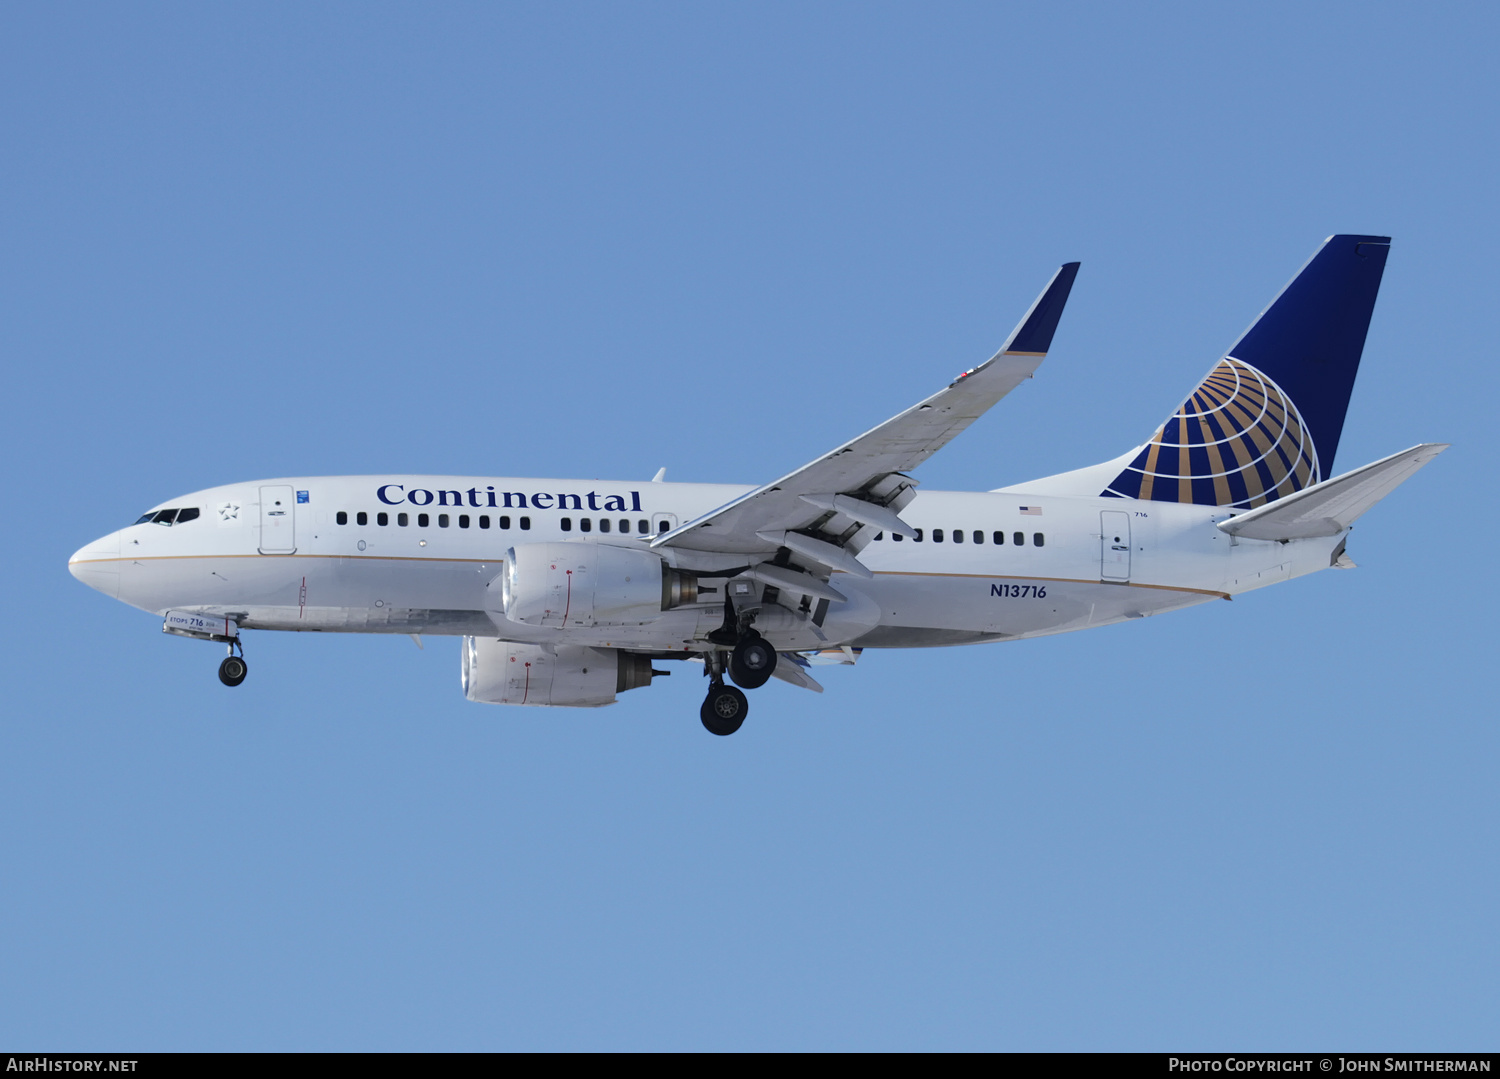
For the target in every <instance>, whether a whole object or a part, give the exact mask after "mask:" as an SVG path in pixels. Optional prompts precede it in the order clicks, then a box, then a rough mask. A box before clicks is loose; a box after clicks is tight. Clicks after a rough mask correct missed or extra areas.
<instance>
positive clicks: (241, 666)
mask: <svg viewBox="0 0 1500 1079" xmlns="http://www.w3.org/2000/svg"><path fill="white" fill-rule="evenodd" d="M237 643H238V638H236V639H235V640H233V641H230V642H229V655H228V656H226V657H225V659H224V662H223V663H220V664H219V681H220V682H223V683H224V684H225V685H226V686H237V685H239V684H240V683H241V682H243V681H244V680H245V675H247V674H249V673H250V668H249V667H247V666H246V665H245V646H244V645H240V646H239V648H240V654H239V655H235V654H234V648H235V645H236V644H237Z"/></svg>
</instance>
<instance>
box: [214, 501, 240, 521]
mask: <svg viewBox="0 0 1500 1079" xmlns="http://www.w3.org/2000/svg"><path fill="white" fill-rule="evenodd" d="M239 518H240V504H239V503H238V502H220V503H219V521H220V522H221V523H222V522H225V521H237V520H239Z"/></svg>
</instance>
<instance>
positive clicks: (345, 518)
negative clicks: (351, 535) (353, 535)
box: [333, 510, 349, 525]
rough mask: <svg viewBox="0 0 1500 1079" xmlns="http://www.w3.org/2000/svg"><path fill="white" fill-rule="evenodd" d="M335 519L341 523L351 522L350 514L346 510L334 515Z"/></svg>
mask: <svg viewBox="0 0 1500 1079" xmlns="http://www.w3.org/2000/svg"><path fill="white" fill-rule="evenodd" d="M333 519H334V520H335V521H337V522H338V523H339V524H341V525H346V524H348V523H349V514H348V513H346V512H345V511H344V510H339V511H338V512H337V513H335V514H334V515H333Z"/></svg>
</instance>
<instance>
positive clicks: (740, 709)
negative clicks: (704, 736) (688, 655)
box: [698, 603, 777, 735]
mask: <svg viewBox="0 0 1500 1079" xmlns="http://www.w3.org/2000/svg"><path fill="white" fill-rule="evenodd" d="M725 608H726V610H725V612H724V626H723V627H722V628H720V629H717V630H715V631H714V632H713V633H710V634H709V635H708V637H709V640H711V641H713V642H714V643H716V644H726V645H727V644H732V645H733V648H732V649H731V650H730V651H729V652H728V654H727V662H726V653H724V652H720V651H715V652H710V653H708V654H707V655H705V656H704V657H703V663H704V667H705V669H706V671H707V674H708V677H709V678H710V679H711V681H710V682H709V686H708V697H707V698H705V699H704V701H703V707H702V708H700V709H699V710H698V715H699V717H700V718H701V719H702V720H703V726H704V727H705V728H706V729H707V730H708V732H709V733H710V734H718V735H727V734H733V733H734V732H735V731H737V730H739V729H740V725H741V724H742V723H744V722H745V716H746V715H748V714H749V712H750V702H749V701H748V700H746V699H745V694H744V693H742V692H741V691H740V690H738V689H736V688H735V687H734V686H727V685H725V684H724V674H725V669H726V668H727V669H728V674H729V677H730V678H731V679H732V680H733V681H734V683H735V685H738V686H743V687H744V688H745V689H759V688H760V687H761V686H763V685H765V684H766V682H768V681H769V680H770V678H771V675H772V674H773V673H774V672H775V670H776V659H777V656H776V649H775V648H773V647H771V645H770V644H768V643H767V642H766V639H765V638H764V637H762V636H761V635H760V634H759V633H756V632H755V630H753V629H751V628H750V627H748V626H747V627H746V628H745V629H743V630H740V629H739V628H738V626H737V625H736V624H735V619H734V606H733V604H730V603H726V604H725Z"/></svg>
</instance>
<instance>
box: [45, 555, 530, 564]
mask: <svg viewBox="0 0 1500 1079" xmlns="http://www.w3.org/2000/svg"><path fill="white" fill-rule="evenodd" d="M188 558H367V559H374V560H377V561H384V562H475V563H479V564H482V565H486V566H488V565H492V564H494V565H498V564H499V563H502V562H504V561H505V559H504V558H503V557H502V558H426V557H422V556H420V555H393V554H295V553H294V554H152V555H139V556H137V557H135V558H130V557H127V556H121V557H120V558H80V559H78V561H76V562H74V561H69V562H68V565H70V566H81V565H85V564H88V563H94V562H172V561H181V560H183V559H188Z"/></svg>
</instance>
